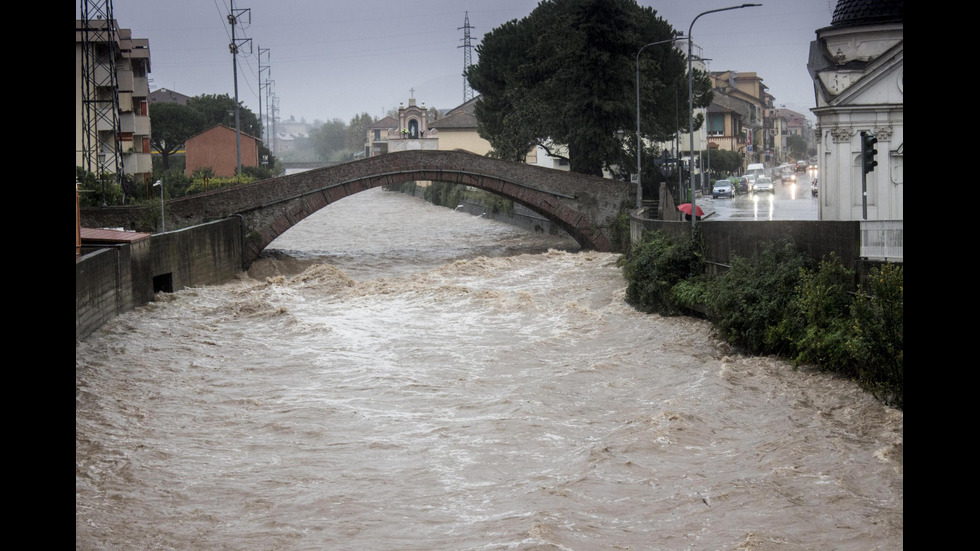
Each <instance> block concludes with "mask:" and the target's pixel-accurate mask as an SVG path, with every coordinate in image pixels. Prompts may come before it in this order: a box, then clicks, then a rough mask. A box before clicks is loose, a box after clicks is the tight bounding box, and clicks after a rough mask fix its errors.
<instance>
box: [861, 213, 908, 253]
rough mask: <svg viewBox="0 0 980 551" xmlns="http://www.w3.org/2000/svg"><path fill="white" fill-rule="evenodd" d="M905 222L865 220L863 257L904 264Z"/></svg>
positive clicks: (862, 244) (862, 242)
mask: <svg viewBox="0 0 980 551" xmlns="http://www.w3.org/2000/svg"><path fill="white" fill-rule="evenodd" d="M902 225H903V220H863V221H862V222H861V256H862V257H864V258H867V259H869V260H888V261H890V262H902V260H903V256H902V255H903V251H902V244H903V240H904V235H903V233H902Z"/></svg>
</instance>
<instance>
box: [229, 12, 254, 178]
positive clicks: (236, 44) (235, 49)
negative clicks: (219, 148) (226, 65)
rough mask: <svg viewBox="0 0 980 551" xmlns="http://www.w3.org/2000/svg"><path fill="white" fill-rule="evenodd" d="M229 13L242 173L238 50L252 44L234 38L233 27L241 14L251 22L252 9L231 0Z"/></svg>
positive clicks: (239, 158)
mask: <svg viewBox="0 0 980 551" xmlns="http://www.w3.org/2000/svg"><path fill="white" fill-rule="evenodd" d="M230 6H231V7H230V10H231V11H230V13H228V24H229V25H231V44H229V45H228V49H229V50H231V66H232V70H233V71H234V73H235V148H236V149H237V151H238V164H237V167H238V169H237V174H241V173H242V128H241V119H240V117H239V113H238V112H239V109H238V50H239V47H240V46H241V45H243V44H248V45H249V46H250V47H251V45H252V39H251V38H241V39H239V38H236V37H235V29H236V27H238V23H239V21H240V20H241V19H242V16H246V15H247V16H248V17H247V19H248V21H247V23H246V24H248V25H251V24H252V11H251V10H249V9H248V8H245V9H238V10H236V9H235V1H234V0H231V4H230ZM249 53H251V52H249Z"/></svg>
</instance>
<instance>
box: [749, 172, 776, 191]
mask: <svg viewBox="0 0 980 551" xmlns="http://www.w3.org/2000/svg"><path fill="white" fill-rule="evenodd" d="M752 191H768V192H769V193H773V192H774V191H775V190H774V188H773V185H772V180H771V179H769V178H768V177H766V176H760V177H759V178H756V179H755V183H754V184H752Z"/></svg>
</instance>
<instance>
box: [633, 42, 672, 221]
mask: <svg viewBox="0 0 980 551" xmlns="http://www.w3.org/2000/svg"><path fill="white" fill-rule="evenodd" d="M681 39H682V37H679V36H675V37H674V38H671V39H668V40H658V41H656V42H651V43H649V44H645V45H644V46H643V47H642V48H640V49H639V51H637V52H636V208H637V210H639V209H640V207H642V206H643V186H642V183H641V182H642V180H643V140H642V138H640V53H642V52H643V50H645V49H646V48H647V46H656V45H658V44H667V43H671V42H676V41H678V40H681Z"/></svg>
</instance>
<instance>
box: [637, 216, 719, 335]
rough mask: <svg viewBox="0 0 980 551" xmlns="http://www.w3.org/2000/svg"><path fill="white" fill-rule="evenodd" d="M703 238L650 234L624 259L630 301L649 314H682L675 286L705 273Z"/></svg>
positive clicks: (659, 232) (662, 233)
mask: <svg viewBox="0 0 980 551" xmlns="http://www.w3.org/2000/svg"><path fill="white" fill-rule="evenodd" d="M697 243H700V239H698V238H695V239H691V240H676V239H673V238H671V237H670V236H669V235H668V234H666V233H664V232H662V231H656V232H651V233H648V234H647V235H645V236H644V238H643V239H641V240H640V241H639V242H638V243H636V244H635V245H634V246H633V247H632V248H631V249H630V251H629V253H628V254H626V255H624V256H623V257H622V258H621V259H620V263H621V266H622V267H623V274H624V275H625V276H626V281H627V285H626V301H627V302H628V303H630V304H631V305H633V306H634V307H635V308H637V309H639V310H642V311H645V312H656V313H659V314H662V315H665V316H666V315H677V314H680V313H681V309H680V306H679V305H678V304H677V303H675V302H674V300H673V299H672V297H671V290H672V289H673V287H674V286H675V285H676V284H677V283H679V282H681V281H683V280H685V279H687V278H689V277H691V276H692V275H699V274H701V273H702V272H703V269H704V268H703V264H702V255H701V248H700V246H698V245H696V244H697Z"/></svg>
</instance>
